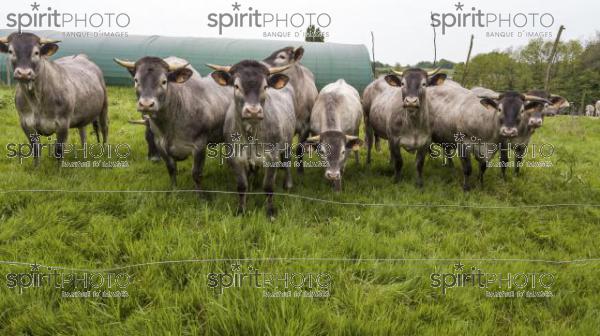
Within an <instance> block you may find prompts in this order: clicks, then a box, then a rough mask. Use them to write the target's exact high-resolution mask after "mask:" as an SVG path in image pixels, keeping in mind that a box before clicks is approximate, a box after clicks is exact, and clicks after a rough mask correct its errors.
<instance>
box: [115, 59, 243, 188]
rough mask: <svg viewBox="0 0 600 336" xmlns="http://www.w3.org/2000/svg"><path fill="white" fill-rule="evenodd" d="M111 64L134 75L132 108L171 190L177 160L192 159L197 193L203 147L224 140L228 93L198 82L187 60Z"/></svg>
mask: <svg viewBox="0 0 600 336" xmlns="http://www.w3.org/2000/svg"><path fill="white" fill-rule="evenodd" d="M115 62H117V64H119V65H121V66H122V67H124V68H126V69H127V70H128V71H129V73H130V74H131V76H133V79H134V82H135V91H136V95H137V98H138V101H137V109H138V111H140V112H141V113H142V114H143V115H144V117H145V119H146V120H147V122H148V124H149V127H150V129H151V131H152V133H153V134H154V143H155V145H156V147H157V149H158V152H159V154H160V156H161V158H162V159H163V161H165V164H166V166H167V171H168V173H169V176H170V178H171V187H172V188H175V187H176V184H177V177H176V175H177V163H176V162H177V161H181V160H185V159H186V158H187V157H188V156H190V155H192V157H193V159H194V162H193V165H192V178H193V180H194V183H195V187H196V190H198V191H200V190H201V181H202V171H203V167H204V161H205V158H206V147H207V145H208V144H209V143H218V142H222V141H223V123H224V121H225V111H226V110H227V107H228V106H229V103H230V101H231V97H230V91H231V90H228V89H226V88H223V87H221V86H219V85H216V84H215V83H214V81H213V80H212V79H210V78H201V77H200V75H199V74H198V73H197V72H196V71H195V70H194V69H193V68H192V67H191V66H190V65H189V63H188V62H187V61H186V60H183V59H180V58H176V57H169V58H166V59H161V58H158V57H143V58H141V59H139V60H138V61H136V62H135V63H134V62H129V61H123V60H119V59H115Z"/></svg>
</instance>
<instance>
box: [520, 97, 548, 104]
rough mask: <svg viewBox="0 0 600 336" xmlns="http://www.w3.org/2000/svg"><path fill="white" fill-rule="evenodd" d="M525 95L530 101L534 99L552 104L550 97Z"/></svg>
mask: <svg viewBox="0 0 600 336" xmlns="http://www.w3.org/2000/svg"><path fill="white" fill-rule="evenodd" d="M523 96H524V97H525V100H528V101H534V102H542V103H546V104H552V103H551V102H550V101H549V100H548V99H546V98H541V97H538V96H532V95H523Z"/></svg>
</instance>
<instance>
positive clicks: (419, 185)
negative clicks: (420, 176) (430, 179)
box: [417, 181, 423, 189]
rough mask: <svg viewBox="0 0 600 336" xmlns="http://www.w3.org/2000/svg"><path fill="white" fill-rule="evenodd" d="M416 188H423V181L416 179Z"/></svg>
mask: <svg viewBox="0 0 600 336" xmlns="http://www.w3.org/2000/svg"><path fill="white" fill-rule="evenodd" d="M417 188H419V189H423V181H417Z"/></svg>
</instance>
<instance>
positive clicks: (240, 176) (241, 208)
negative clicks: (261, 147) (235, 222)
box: [232, 163, 248, 216]
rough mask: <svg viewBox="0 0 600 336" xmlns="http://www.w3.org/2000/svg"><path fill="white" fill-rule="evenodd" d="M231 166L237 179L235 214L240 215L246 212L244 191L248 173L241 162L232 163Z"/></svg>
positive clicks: (245, 190)
mask: <svg viewBox="0 0 600 336" xmlns="http://www.w3.org/2000/svg"><path fill="white" fill-rule="evenodd" d="M232 168H233V170H234V172H235V176H236V179H237V191H238V196H239V198H238V206H237V209H236V211H235V215H236V216H241V215H243V214H244V213H245V212H246V197H247V195H246V192H247V191H248V175H247V172H246V169H245V168H244V166H243V165H241V164H236V163H234V164H233V165H232Z"/></svg>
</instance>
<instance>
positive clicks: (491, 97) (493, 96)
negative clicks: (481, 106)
mask: <svg viewBox="0 0 600 336" xmlns="http://www.w3.org/2000/svg"><path fill="white" fill-rule="evenodd" d="M477 98H490V99H500V94H499V93H496V94H493V95H477Z"/></svg>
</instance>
